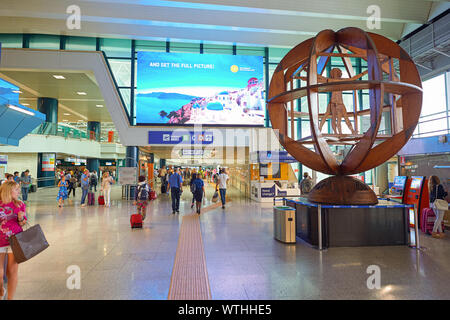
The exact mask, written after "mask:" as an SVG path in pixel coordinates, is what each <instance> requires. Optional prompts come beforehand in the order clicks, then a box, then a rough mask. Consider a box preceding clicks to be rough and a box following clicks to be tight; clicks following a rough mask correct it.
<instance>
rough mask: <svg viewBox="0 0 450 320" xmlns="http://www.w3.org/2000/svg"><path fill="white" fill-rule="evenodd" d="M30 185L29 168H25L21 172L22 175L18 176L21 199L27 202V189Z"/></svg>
mask: <svg viewBox="0 0 450 320" xmlns="http://www.w3.org/2000/svg"><path fill="white" fill-rule="evenodd" d="M30 185H31V177H30V170H28V169H27V170H25V172H23V174H22V177H20V186H21V188H22V201H23V202H27V201H28V191H29V190H30Z"/></svg>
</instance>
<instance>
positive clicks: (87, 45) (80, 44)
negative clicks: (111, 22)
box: [66, 37, 97, 51]
mask: <svg viewBox="0 0 450 320" xmlns="http://www.w3.org/2000/svg"><path fill="white" fill-rule="evenodd" d="M96 43H97V40H96V39H95V38H86V37H67V39H66V50H83V51H95V49H96Z"/></svg>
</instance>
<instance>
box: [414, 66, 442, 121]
mask: <svg viewBox="0 0 450 320" xmlns="http://www.w3.org/2000/svg"><path fill="white" fill-rule="evenodd" d="M422 86H423V102H422V112H421V114H420V115H421V116H422V117H423V116H426V115H430V114H434V113H438V112H443V111H446V110H447V105H446V101H445V98H446V97H445V75H444V74H441V75H440V76H437V77H435V78H432V79H430V80H427V81H424V82H423V83H422Z"/></svg>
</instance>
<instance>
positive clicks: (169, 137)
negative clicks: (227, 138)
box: [148, 130, 214, 145]
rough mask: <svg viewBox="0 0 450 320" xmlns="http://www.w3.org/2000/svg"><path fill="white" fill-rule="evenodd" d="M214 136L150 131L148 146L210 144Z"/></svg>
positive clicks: (202, 133)
mask: <svg viewBox="0 0 450 320" xmlns="http://www.w3.org/2000/svg"><path fill="white" fill-rule="evenodd" d="M213 142H214V136H213V133H212V132H211V131H198V132H196V131H186V130H176V131H174V130H172V131H152V130H150V131H149V132H148V143H149V144H168V145H174V144H211V143H213Z"/></svg>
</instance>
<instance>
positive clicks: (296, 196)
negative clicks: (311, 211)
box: [273, 194, 301, 205]
mask: <svg viewBox="0 0 450 320" xmlns="http://www.w3.org/2000/svg"><path fill="white" fill-rule="evenodd" d="M299 197H301V195H298V194H297V195H295V196H294V195H292V196H288V195H286V196H274V197H273V205H275V201H276V198H282V199H281V200H283V201H284V199H283V198H299ZM284 205H286V202H284Z"/></svg>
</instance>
